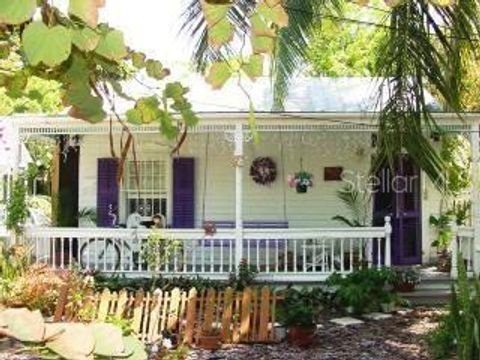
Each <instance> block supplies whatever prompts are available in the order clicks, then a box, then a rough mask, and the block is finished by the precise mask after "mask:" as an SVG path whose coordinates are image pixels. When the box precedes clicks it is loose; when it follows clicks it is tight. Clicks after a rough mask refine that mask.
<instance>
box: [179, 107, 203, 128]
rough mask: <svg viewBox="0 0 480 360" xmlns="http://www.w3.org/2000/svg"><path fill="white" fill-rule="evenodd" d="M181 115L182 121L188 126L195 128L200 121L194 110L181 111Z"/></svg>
mask: <svg viewBox="0 0 480 360" xmlns="http://www.w3.org/2000/svg"><path fill="white" fill-rule="evenodd" d="M180 114H181V115H182V119H183V121H184V122H185V125H187V126H195V125H197V124H198V122H199V121H200V119H199V118H198V116H197V115H196V114H195V112H194V111H193V110H192V109H184V110H182V111H180Z"/></svg>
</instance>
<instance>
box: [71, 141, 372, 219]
mask: <svg viewBox="0 0 480 360" xmlns="http://www.w3.org/2000/svg"><path fill="white" fill-rule="evenodd" d="M208 138H209V139H208V154H209V155H208V164H207V162H206V158H205V155H206V144H207V135H206V134H198V135H190V136H189V137H188V140H187V141H186V143H185V144H184V146H183V147H182V149H181V151H180V156H192V157H194V158H195V159H196V184H197V187H196V189H195V190H196V201H195V205H196V222H197V226H201V223H202V221H203V220H204V219H205V220H217V221H218V220H230V221H233V220H234V218H235V215H234V211H235V210H234V209H235V203H234V202H235V189H234V186H235V172H234V168H233V149H232V144H230V143H229V142H228V141H227V140H226V138H225V136H224V134H211V135H209V136H208ZM115 142H116V144H117V148H118V139H115ZM164 142H165V141H164V140H163V138H162V136H161V135H153V134H148V135H146V134H145V135H139V136H138V137H137V143H136V145H137V155H138V158H139V160H141V159H142V158H144V159H146V158H148V159H152V158H156V157H158V158H159V157H163V156H167V155H168V147H166V146H164V145H162V144H164ZM282 146H283V153H284V156H283V158H282V156H281V148H282ZM118 153H119V150H117V154H118ZM245 153H246V156H245V168H244V177H245V180H244V219H245V220H271V221H283V220H287V221H288V222H289V225H290V227H321V226H340V224H338V223H336V222H334V221H332V220H331V218H332V216H334V215H337V214H344V215H347V214H346V211H345V208H344V206H343V204H341V203H340V202H339V201H338V199H337V198H336V195H335V191H336V190H337V189H338V188H339V187H341V186H342V182H340V181H324V180H323V171H324V167H326V166H342V167H343V168H344V169H345V170H349V171H353V172H360V173H363V174H366V173H367V172H368V169H369V166H370V136H369V134H368V133H362V132H359V133H344V132H329V133H304V134H302V133H284V134H282V135H280V134H279V133H263V134H262V139H261V142H260V143H259V144H253V143H252V142H249V143H248V144H246V145H245ZM109 156H110V145H109V141H108V136H107V135H103V136H99V135H88V136H84V137H83V139H82V146H81V152H80V199H79V204H80V208H83V207H95V204H96V171H97V165H96V159H97V158H100V157H109ZM257 156H269V157H271V158H272V159H273V160H274V161H275V162H276V163H277V170H278V176H277V180H276V181H275V182H274V183H273V184H271V185H269V186H261V185H257V184H255V183H254V182H253V181H252V180H251V178H250V176H249V171H250V164H251V162H252V160H253V159H254V158H256V157H257ZM300 158H303V168H304V170H306V171H309V172H311V173H313V174H314V187H313V188H310V189H309V190H308V193H307V194H297V193H296V192H295V189H291V188H289V187H288V185H287V184H286V177H287V174H290V173H294V172H296V171H298V170H300ZM205 166H206V170H207V171H206V174H205ZM283 169H285V173H282V170H283ZM205 181H206V187H205ZM204 189H205V190H206V191H205V192H206V194H204ZM204 200H205V203H204ZM203 208H205V215H203ZM122 220H124V219H122Z"/></svg>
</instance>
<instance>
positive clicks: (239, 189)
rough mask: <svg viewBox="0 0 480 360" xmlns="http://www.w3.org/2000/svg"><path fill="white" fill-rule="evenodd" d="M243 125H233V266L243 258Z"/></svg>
mask: <svg viewBox="0 0 480 360" xmlns="http://www.w3.org/2000/svg"><path fill="white" fill-rule="evenodd" d="M243 140H244V139H243V125H242V123H237V124H236V125H235V133H234V141H235V150H234V166H235V265H237V266H238V265H239V264H240V262H241V260H242V258H243V214H242V210H243V209H242V208H243V197H242V196H243Z"/></svg>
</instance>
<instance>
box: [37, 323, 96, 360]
mask: <svg viewBox="0 0 480 360" xmlns="http://www.w3.org/2000/svg"><path fill="white" fill-rule="evenodd" d="M62 327H63V328H64V331H63V332H62V333H61V334H60V335H58V336H55V337H54V338H52V339H51V340H50V341H47V343H46V346H47V348H48V349H50V350H51V351H53V352H54V353H56V354H58V355H60V356H61V357H63V358H65V359H75V360H93V349H94V347H95V339H94V337H93V335H92V332H91V331H90V329H89V328H88V327H87V326H86V325H84V324H74V323H69V324H62Z"/></svg>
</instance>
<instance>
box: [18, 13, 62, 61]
mask: <svg viewBox="0 0 480 360" xmlns="http://www.w3.org/2000/svg"><path fill="white" fill-rule="evenodd" d="M22 46H23V49H24V51H25V55H26V56H27V59H28V61H29V62H30V64H32V65H34V66H35V65H38V64H40V63H43V64H45V65H47V66H50V67H53V66H56V65H60V64H61V63H62V62H64V61H65V60H67V59H68V58H69V56H70V52H71V48H72V39H71V34H70V31H69V30H68V29H67V28H65V27H63V26H61V25H57V26H53V27H51V28H49V27H47V26H46V25H45V24H44V23H43V22H40V21H35V22H33V23H30V24H29V25H28V26H27V27H26V28H25V30H24V32H23V36H22Z"/></svg>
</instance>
